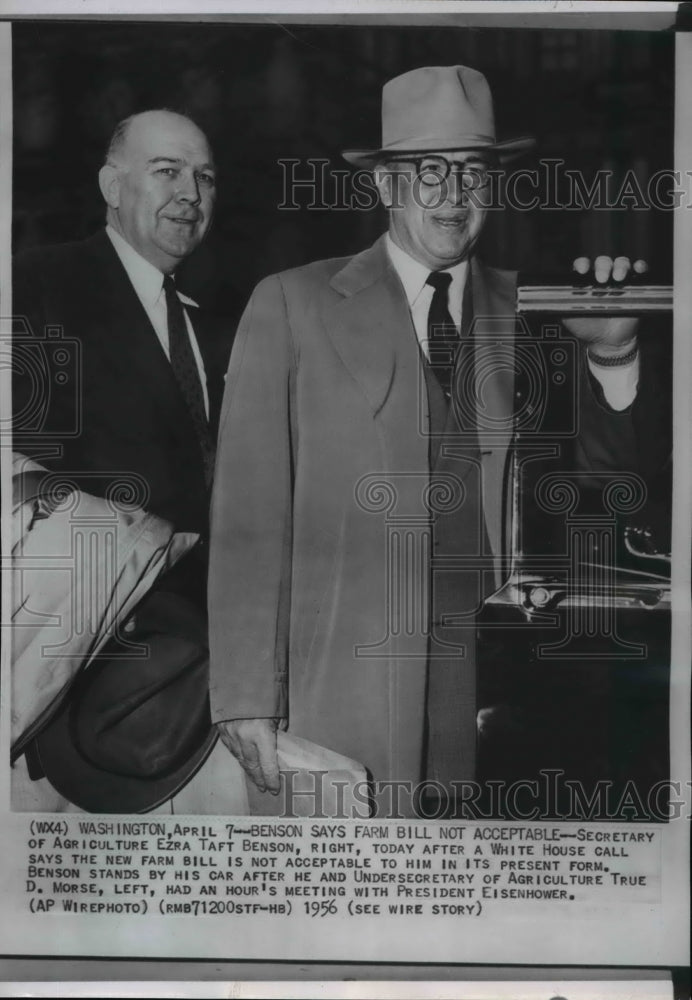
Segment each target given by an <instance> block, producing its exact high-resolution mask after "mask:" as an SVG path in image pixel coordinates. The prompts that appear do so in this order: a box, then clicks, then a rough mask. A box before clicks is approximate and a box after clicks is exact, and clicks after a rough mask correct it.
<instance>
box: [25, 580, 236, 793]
mask: <svg viewBox="0 0 692 1000" xmlns="http://www.w3.org/2000/svg"><path fill="white" fill-rule="evenodd" d="M135 618H137V619H138V621H139V625H138V627H137V629H136V630H135V631H133V632H132V633H131V635H129V636H128V638H129V639H131V640H132V641H133V643H134V645H135V650H136V649H137V648H138V644H140V643H145V644H146V645H147V646H148V648H149V655H148V658H147V661H146V663H145V661H143V660H142V659H141V658H140V656H139V655H137V653H136V652H134V653H133V654H132V656H128V655H125V656H124V657H123V654H122V651H119V650H118V643H117V641H116V640H115V639H114V640H112V646H111V645H110V644H109V646H107V647H106V648H105V651H104V653H105V655H103V656H102V658H101V659H98V660H96V661H94V662H93V663H92V664H90V665H89V666H88V667H86V668H85V669H83V670H82V672H81V673H80V674H79V675H78V676H77V678H76V679H75V682H74V684H73V685H72V686H71V688H70V691H69V692H68V694H67V696H66V697H64V698H63V700H62V702H61V703H60V705H59V707H58V709H57V711H56V713H55V715H54V716H53V717H52V718H51V720H50V722H49V723H48V724H47V725H46V726H45V728H44V729H43V730H42V731H41V732H40V733H39V735H38V736H37V737H36V740H35V743H34V747H35V751H36V756H37V757H38V762H39V764H40V767H41V770H42V771H43V773H44V774H45V776H46V778H47V779H48V780H49V781H50V783H51V785H53V787H54V788H55V789H56V791H58V792H60V794H61V795H64V796H65V798H67V799H69V801H70V802H72V803H74V805H76V806H79V808H80V809H85V810H86V811H87V812H94V813H142V812H149V811H150V810H151V809H155V808H156V807H157V806H159V805H161V804H162V803H163V802H165V801H166V800H167V799H169V798H171V796H173V795H175V794H176V792H178V791H180V789H181V788H183V787H184V786H185V785H186V784H187V782H188V781H190V779H191V778H192V777H193V776H194V775H195V774H196V773H197V771H198V770H199V768H200V767H201V766H202V765H203V764H204V762H205V760H206V759H207V757H208V756H209V754H210V753H211V751H212V749H213V747H214V744H215V743H216V739H217V731H216V726H214V725H212V722H211V717H210V714H209V702H208V698H207V699H206V704H204V705H203V704H202V702H200V708H199V709H198V708H197V707H196V706H193V705H192V702H191V700H190V699H189V698H188V699H187V700H186V697H185V692H186V691H189V690H190V689H189V688H182V687H179V686H175V685H176V684H178V685H179V684H180V683H181V681H183V682H184V681H187V682H188V683H190V684H193V685H194V690H195V691H196V690H197V689H198V686H199V679H200V678H201V677H202V676H203V675H205V674H206V669H205V668H207V664H208V652H207V648H206V626H205V624H204V620H203V617H202V616H201V614H200V612H199V611H197V609H196V608H194V607H193V606H192V605H191V604H190V603H189V602H188V601H186V600H184V599H183V598H181V597H179V596H178V595H176V594H167V593H157V592H153V593H151V594H149V595H147V597H146V598H145V599H144V601H143V602H142V603H141V604H140V605H139V607H138V609H137V612H136V614H135ZM159 635H162V636H163V640H162V641H158V642H157V638H158V636H159ZM149 667H151V671H150V672H149V670H148V668H149ZM104 679H105V683H106V685H110V686H106V688H105V689H104V687H103V684H104ZM167 683H168V684H171V685H173V686H172V687H166V684H167ZM207 683H208V681H205V683H204V689H205V690H206V685H207ZM94 690H96V692H97V693H98V692H99V691H100V697H101V700H103V697H104V690H105V695H106V696H108V695H109V693H110V692H111V691H112V690H116V691H118V692H120V693H121V696H122V697H123V699H124V700H123V705H125V706H127V708H126V710H125V711H123V713H122V718H124V719H125V720H126V724H127V722H128V720H130V719H132V720H135V724H136V718H137V711H136V710H135V701H136V697H137V694H138V692H139V691H140V690H141V692H142V698H143V699H144V701H143V704H144V705H145V714H144V722H145V725H144V730H145V732H146V731H147V726H148V725H151V726H152V727H156V719H157V713H161V712H166V702H165V700H163V699H164V698H166V697H167V698H169V699H170V697H171V695H173V696H175V697H177V698H179V699H180V701H181V704H184V705H185V706H186V708H185V711H186V712H188V711H189V712H190V716H191V724H190V731H189V734H188V738H189V740H190V743H189V746H188V747H187V748H184V747H185V741H184V739H182V737H181V738H180V739H178V733H177V731H175V730H174V733H175V735H176V740H177V741H178V742H176V744H175V746H174V747H173V754H172V760H171V762H170V764H166V765H165V766H162V767H160V768H155V769H152V768H150V767H149V766H145V764H143V765H142V767H141V768H140V767H138V768H136V769H134V770H133V768H132V761H131V760H130V759H128V760H127V761H122V766H113V768H112V769H111V766H110V765H111V763H115V762H112V761H111V758H110V756H108V755H106V757H105V758H104V760H101V761H99V759H98V758H97V761H96V762H95V761H93V760H91V759H90V755H87V753H84V752H82V751H81V749H80V734H82V735H83V726H82V727H80V720H82V722H83V721H84V718H85V712H86V716H87V724H88V725H89V727H90V728H89V732H90V733H91V739H92V740H93V739H94V738H96V739H97V740H98V739H100V738H101V737H99V736H98V732H99V730H98V729H94V728H93V723H92V720H91V719H90V717H89V712H90V711H93V708H92V709H89V708H86V707H85V706H86V705H89V704H90V703H89V702H88V701H87V702H85V698H86V699H88V698H89V696H90V695H92V696H93V692H94ZM200 690H202V689H201V688H200ZM197 712H198V713H199V714H198V715H197V714H196V713H197ZM170 714H171V713H170V712H169V713H168V715H169V716H170ZM149 720H150V721H149ZM104 724H106V725H107V722H106V723H104ZM195 728H197V733H196V732H195ZM153 731H154V732H155V731H156V730H155V729H154V730H153ZM121 732H122V731H121ZM136 732H137V730H134V729H131V728H130V729H126V730H125V731H124V732H122V735H121V737H120V739H125V741H126V743H127V741H128V740H130V739H136V735H135V734H136ZM139 732H140V733H141V725H140V729H139ZM94 734H96V735H94ZM111 740H112V737H110V736H109V738H108V743H109V746H112V742H111ZM178 746H180V753H178V752H177V747H178ZM183 748H184V749H183ZM128 749H129V744H128ZM156 749H157V750H158V751H161V747H159V748H156ZM166 749H167V748H166ZM111 756H112V755H111ZM176 758H177V759H176ZM146 759H147V758H146V754H144V760H145V761H146ZM154 759H157V757H156V753H154ZM99 763H100V764H101V766H99ZM118 763H120V762H118Z"/></svg>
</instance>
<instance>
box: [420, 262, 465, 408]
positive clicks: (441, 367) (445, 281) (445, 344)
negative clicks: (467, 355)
mask: <svg viewBox="0 0 692 1000" xmlns="http://www.w3.org/2000/svg"><path fill="white" fill-rule="evenodd" d="M451 280H452V276H451V274H447V273H445V272H444V271H431V272H430V274H429V275H428V277H427V279H426V284H428V285H432V287H433V288H434V292H433V297H432V300H431V302H430V310H429V312H428V356H429V359H430V367H431V368H432V370H433V371H434V372H435V375H436V377H437V380H438V382H439V383H440V386H441V388H442V391H443V392H444V394H445V398H446V399H447V400H449V399H451V396H452V380H453V378H454V363H455V360H456V356H457V351H458V348H459V343H460V338H459V331H458V330H457V328H456V324H455V323H454V320H453V319H452V317H451V316H450V314H449V308H448V306H447V296H448V293H449V285H450V282H451Z"/></svg>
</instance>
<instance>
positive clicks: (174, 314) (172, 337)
mask: <svg viewBox="0 0 692 1000" xmlns="http://www.w3.org/2000/svg"><path fill="white" fill-rule="evenodd" d="M163 290H164V292H165V295H166V312H167V315H168V351H169V354H170V359H171V368H172V369H173V374H174V375H175V379H176V381H177V383H178V386H179V387H180V391H181V392H182V394H183V398H184V400H185V403H186V405H187V408H188V412H189V414H190V417H191V418H192V423H193V426H194V428H195V432H196V434H197V438H198V440H199V443H200V447H201V449H202V459H203V462H204V478H205V481H206V483H207V486H209V485H211V480H212V476H213V473H214V441H213V439H212V436H211V433H210V431H209V421H208V420H207V414H206V412H205V409H204V394H203V392H202V383H201V381H200V377H199V371H198V369H197V363H196V361H195V355H194V353H193V351H192V344H191V343H190V337H189V336H188V332H187V323H186V322H185V313H184V311H183V306H182V303H181V301H180V299H179V298H178V293H177V292H176V290H175V282H174V281H173V278H172V277H171V276H170V274H167V275H165V277H164V279H163Z"/></svg>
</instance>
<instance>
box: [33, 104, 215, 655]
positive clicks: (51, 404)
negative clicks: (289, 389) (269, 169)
mask: <svg viewBox="0 0 692 1000" xmlns="http://www.w3.org/2000/svg"><path fill="white" fill-rule="evenodd" d="M99 184H100V189H101V193H102V195H103V198H104V201H105V202H106V206H107V209H106V227H105V230H102V231H101V232H99V233H97V234H96V235H94V236H93V237H91V238H90V239H87V240H84V241H83V242H79V243H70V244H64V245H61V246H48V247H39V248H36V249H32V250H29V251H27V252H25V253H23V254H22V255H21V256H19V257H18V258H17V259H16V261H15V263H14V273H13V278H14V303H13V312H14V315H15V317H17V322H18V328H17V332H16V335H15V341H14V352H15V365H14V368H15V380H14V432H15V448H16V449H17V450H20V451H28V452H30V453H31V455H32V457H34V458H36V459H38V460H39V461H40V462H41V463H42V464H43V465H44V466H46V467H47V468H49V469H51V470H59V471H60V472H61V473H64V475H65V476H66V477H68V478H69V479H70V480H73V481H74V482H76V484H77V485H78V486H80V487H81V488H82V489H84V490H85V491H87V492H90V493H95V494H97V495H101V496H108V495H109V493H110V491H112V489H113V488H114V486H115V485H116V484H118V483H119V484H120V488H121V489H125V491H126V492H127V491H128V490H129V493H130V496H129V499H131V500H132V502H134V503H136V504H137V505H139V506H141V507H144V508H146V509H147V510H148V511H149V512H150V513H154V514H157V515H159V516H160V517H162V518H165V519H166V520H167V521H170V522H171V523H172V525H173V527H174V528H175V529H176V530H177V531H181V532H195V533H197V534H199V536H200V538H199V541H198V542H197V544H196V545H195V546H194V548H193V549H192V550H191V551H190V552H189V553H188V554H187V555H186V556H185V557H184V559H182V560H181V561H180V562H179V563H178V565H177V566H176V567H174V568H173V569H172V570H171V571H169V572H168V573H167V574H165V575H164V577H163V578H162V579H160V581H159V583H158V586H157V591H158V593H159V594H160V593H167V594H175V595H177V597H179V598H182V599H184V600H185V601H187V602H191V604H192V605H194V607H195V608H196V610H197V612H199V613H200V614H201V615H203V616H206V566H207V533H208V504H209V490H210V485H211V479H212V472H213V463H214V448H215V438H216V425H217V421H218V411H219V405H220V400H221V395H222V388H223V373H224V371H225V366H226V362H227V356H228V351H229V349H230V339H231V337H230V331H229V329H228V327H224V326H222V324H221V323H220V322H219V321H215V320H214V319H213V318H212V317H211V316H209V315H205V313H204V312H203V310H201V309H199V308H198V307H197V305H196V304H195V303H194V302H193V301H192V300H190V299H189V298H187V297H186V296H185V295H183V294H182V293H181V292H179V291H178V289H177V288H176V285H175V278H174V275H175V271H176V269H177V267H178V265H179V264H180V263H181V262H182V261H183V260H184V259H185V258H186V257H188V256H189V254H191V253H192V252H193V251H194V250H195V249H196V247H197V246H199V244H200V242H201V241H202V240H203V239H204V237H205V235H206V233H207V232H208V230H209V227H210V225H211V222H212V218H213V213H214V203H215V198H216V180H215V168H214V159H213V155H212V152H211V149H210V147H209V144H208V141H207V139H206V136H205V135H204V134H203V133H202V132H201V131H200V129H199V128H198V127H197V126H196V125H195V124H194V123H193V122H192V121H190V120H189V119H188V118H186V117H183V116H182V115H178V114H175V113H173V112H170V111H162V110H153V111H146V112H143V113H141V114H138V115H134V116H133V117H131V118H129V119H127V120H126V121H124V122H122V123H121V124H120V125H119V126H118V127H117V128H116V130H115V133H114V135H113V138H112V141H111V143H110V147H109V149H108V152H107V156H106V161H105V163H104V165H103V167H102V168H101V171H100V173H99ZM63 345H64V346H65V348H66V350H64V351H62V356H61V351H60V350H59V349H60V348H61V347H62V346H63ZM66 359H67V364H66ZM37 370H38V371H41V372H42V373H43V375H44V376H46V379H44V392H43V393H42V397H41V399H40V400H39V401H38V403H39V406H38V411H37V406H36V402H37V401H36V399H35V398H33V397H32V393H34V394H35V387H36V384H37V382H36V372H37ZM37 412H38V413H39V416H38V417H37V416H36V414H37ZM145 618H146V603H145V605H144V607H143V608H142V610H141V613H139V614H138V615H137V616H136V617H135V621H134V622H131V623H130V624H129V626H128V636H127V638H128V640H129V641H131V642H133V643H136V642H137V638H138V627H139V624H140V622H141V621H142V620H143V619H145ZM116 665H117V661H116Z"/></svg>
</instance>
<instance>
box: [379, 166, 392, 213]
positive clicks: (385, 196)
mask: <svg viewBox="0 0 692 1000" xmlns="http://www.w3.org/2000/svg"><path fill="white" fill-rule="evenodd" d="M375 184H376V186H377V190H378V193H379V195H380V201H381V202H382V204H383V205H384V207H385V208H391V207H392V204H393V202H394V199H393V197H392V185H393V179H392V171H391V170H388V169H387V168H386V166H385V165H384V163H378V164H377V166H376V167H375Z"/></svg>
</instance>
